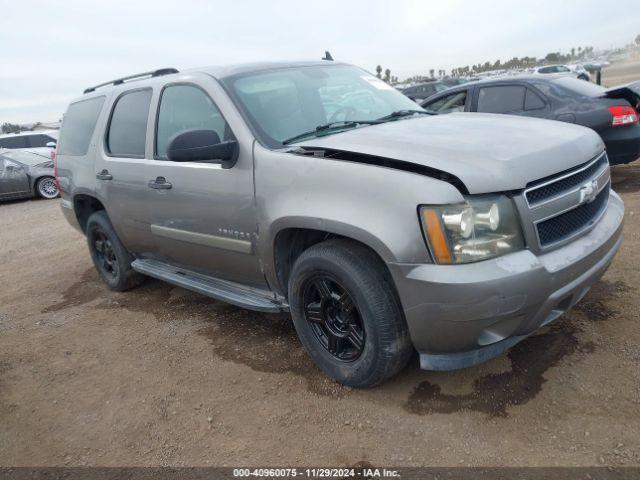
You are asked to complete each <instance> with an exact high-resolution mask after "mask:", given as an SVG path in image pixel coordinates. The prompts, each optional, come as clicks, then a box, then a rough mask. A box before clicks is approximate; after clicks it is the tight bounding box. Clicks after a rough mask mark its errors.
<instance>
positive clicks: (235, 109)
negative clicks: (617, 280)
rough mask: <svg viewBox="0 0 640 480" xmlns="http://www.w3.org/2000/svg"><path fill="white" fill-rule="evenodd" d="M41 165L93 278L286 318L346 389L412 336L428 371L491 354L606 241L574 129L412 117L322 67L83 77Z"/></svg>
mask: <svg viewBox="0 0 640 480" xmlns="http://www.w3.org/2000/svg"><path fill="white" fill-rule="evenodd" d="M57 179H58V181H59V183H60V188H61V194H62V211H63V212H64V214H65V216H66V217H67V219H68V220H69V222H71V224H73V225H74V226H76V227H77V228H78V229H79V230H81V231H82V232H83V233H84V234H85V235H86V237H87V240H88V246H89V250H90V252H91V256H92V258H93V262H94V264H95V266H96V269H97V270H98V272H99V273H100V275H101V276H102V278H103V280H104V282H105V283H106V284H107V286H108V287H109V288H111V289H113V290H118V291H123V290H127V289H128V288H131V287H133V286H135V285H137V284H138V283H139V282H140V281H141V280H142V279H143V278H144V276H151V277H155V278H159V279H162V280H165V281H167V282H170V283H172V284H175V285H179V286H181V287H184V288H187V289H191V290H194V291H196V292H200V293H202V294H204V295H208V296H211V297H214V298H217V299H221V300H223V301H225V302H229V303H232V304H235V305H238V306H240V307H242V308H247V309H253V310H259V311H264V312H291V316H292V318H293V322H294V324H295V328H296V331H297V333H298V335H299V337H300V341H301V342H302V343H303V345H304V347H305V349H306V350H307V352H308V353H309V355H310V356H311V357H312V358H313V360H314V361H315V362H316V363H317V365H318V366H319V367H320V368H321V369H322V370H324V372H326V374H327V375H329V376H330V377H332V378H334V379H336V380H337V381H339V382H342V383H344V384H347V385H351V386H356V387H366V386H371V385H375V384H377V383H380V382H381V381H383V380H385V379H387V378H389V377H391V376H392V375H394V374H395V373H397V372H398V371H399V370H401V369H402V368H403V366H404V365H405V364H406V362H407V360H408V358H409V357H410V356H411V354H412V352H413V351H414V349H415V350H417V351H418V354H419V356H420V365H421V366H422V368H424V369H432V370H450V369H457V368H462V367H467V366H470V365H474V364H477V363H479V362H483V361H486V360H487V359H489V358H492V357H495V356H497V355H499V354H501V353H502V352H504V351H505V350H506V349H508V348H509V347H511V346H513V345H514V344H516V343H517V342H519V341H521V340H522V339H524V338H525V337H526V336H527V335H530V334H531V333H532V332H534V331H535V330H536V329H538V328H539V327H541V326H542V325H545V324H548V323H549V322H551V321H553V320H555V319H556V318H557V317H558V316H560V315H561V314H562V313H563V312H565V311H566V310H567V309H569V308H570V307H571V306H572V305H574V304H575V303H576V302H578V301H579V300H580V299H581V298H582V297H583V296H584V295H585V294H586V292H587V291H588V290H589V288H590V287H591V286H592V285H593V284H594V282H596V281H597V280H598V278H599V277H600V276H601V275H602V274H603V273H604V272H605V270H606V269H607V267H608V266H609V264H610V263H611V261H612V259H613V257H614V255H615V253H616V251H617V250H618V248H619V246H620V243H621V240H622V238H621V229H622V219H623V213H624V207H623V203H622V201H621V200H620V197H619V196H618V195H617V194H616V193H615V192H613V191H612V190H611V188H610V177H609V165H608V161H607V156H606V153H605V151H604V146H603V143H602V141H601V140H600V138H599V137H598V135H597V134H596V133H594V132H593V131H592V130H589V129H587V128H583V127H579V126H575V125H570V124H566V123H559V122H552V121H547V120H538V119H531V118H523V117H510V116H505V115H490V114H466V113H459V114H458V113H456V114H452V115H443V116H438V115H431V114H429V113H428V112H426V111H424V110H422V109H421V108H420V107H418V106H417V105H416V104H415V103H413V102H412V101H410V100H409V99H408V98H406V97H404V96H403V95H402V94H400V93H399V92H398V91H396V90H395V89H393V88H392V87H390V86H389V85H387V84H386V83H384V82H383V81H381V80H380V79H378V78H376V77H374V76H372V75H370V74H369V73H367V72H365V71H363V70H361V69H359V68H356V67H354V66H351V65H347V64H341V63H336V62H309V63H287V64H273V63H269V64H253V65H241V66H231V67H222V68H221V67H208V68H201V69H195V70H189V71H185V72H178V71H177V70H175V69H162V70H157V71H155V72H149V73H146V74H141V75H136V76H132V77H128V78H125V79H118V80H115V81H113V82H109V83H108V84H103V85H99V86H97V87H92V88H88V89H87V90H86V91H85V94H84V95H83V96H82V97H80V98H78V99H77V100H75V101H74V102H73V103H71V105H70V106H69V108H68V110H67V112H66V115H65V117H64V121H63V127H62V132H61V135H60V142H59V146H58V155H57ZM265 348H267V347H266V346H265Z"/></svg>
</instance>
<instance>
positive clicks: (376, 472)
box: [233, 467, 400, 478]
mask: <svg viewBox="0 0 640 480" xmlns="http://www.w3.org/2000/svg"><path fill="white" fill-rule="evenodd" d="M233 476H234V477H237V478H242V477H258V478H269V477H270V478H287V477H290V478H293V477H305V478H394V477H396V478H397V477H399V476H400V474H399V472H398V471H397V470H393V469H386V468H370V467H361V468H234V469H233Z"/></svg>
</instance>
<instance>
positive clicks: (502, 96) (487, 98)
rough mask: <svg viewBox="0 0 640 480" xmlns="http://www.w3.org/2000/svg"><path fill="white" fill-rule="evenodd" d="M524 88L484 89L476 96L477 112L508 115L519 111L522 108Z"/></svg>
mask: <svg viewBox="0 0 640 480" xmlns="http://www.w3.org/2000/svg"><path fill="white" fill-rule="evenodd" d="M524 91H525V88H524V87H519V86H504V87H484V88H481V89H480V94H479V95H478V111H479V112H486V113H508V112H517V111H521V110H522V109H523V106H524Z"/></svg>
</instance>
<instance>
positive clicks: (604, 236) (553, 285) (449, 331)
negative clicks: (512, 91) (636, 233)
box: [389, 191, 624, 370]
mask: <svg viewBox="0 0 640 480" xmlns="http://www.w3.org/2000/svg"><path fill="white" fill-rule="evenodd" d="M623 217H624V205H623V203H622V200H621V199H620V197H619V196H618V195H617V194H616V193H615V192H613V191H612V192H611V196H610V199H609V204H608V206H607V209H606V211H605V213H604V215H603V216H602V218H601V219H600V221H599V222H598V223H597V224H596V225H595V226H594V227H593V228H592V229H591V230H590V231H589V232H588V233H586V234H585V235H583V236H581V237H579V238H578V239H576V240H575V241H573V242H571V243H569V244H567V245H564V246H563V247H561V248H557V249H555V250H553V251H551V252H548V253H545V254H541V255H538V256H536V255H534V254H533V253H532V252H531V251H529V250H523V251H520V252H515V253H512V254H508V255H505V256H502V257H499V258H495V259H492V260H486V261H483V262H478V263H472V264H466V265H433V264H428V265H425V264H420V265H415V264H389V268H390V270H391V274H392V276H393V277H394V281H395V283H396V286H397V288H398V293H399V295H400V300H401V302H402V306H403V309H404V312H405V317H406V320H407V324H408V327H409V332H410V334H411V339H412V341H413V344H414V346H415V348H416V349H417V350H418V352H419V353H420V365H421V367H422V368H424V369H428V370H454V369H458V368H464V367H468V366H471V365H475V364H478V363H481V362H484V361H486V360H489V359H490V358H493V357H495V356H498V355H500V354H501V353H502V352H504V351H505V350H507V349H508V348H510V347H511V346H513V345H515V344H516V343H518V342H519V341H521V340H523V339H524V338H526V337H527V336H528V335H530V334H531V333H533V332H534V331H535V330H536V329H538V328H540V327H541V326H543V325H545V324H547V323H549V322H551V321H553V320H555V319H556V318H558V317H559V316H560V315H562V313H564V312H565V311H567V310H568V309H569V308H571V307H572V306H573V305H575V304H576V303H577V302H578V301H579V300H580V299H581V298H582V297H584V295H585V294H586V293H587V292H588V291H589V289H590V288H591V286H592V285H593V284H594V283H595V282H597V281H598V279H599V278H600V277H601V276H602V275H603V274H604V272H605V271H606V270H607V268H608V266H609V264H610V263H611V261H612V260H613V257H614V256H615V254H616V252H617V251H618V249H619V247H620V244H621V242H622V220H623Z"/></svg>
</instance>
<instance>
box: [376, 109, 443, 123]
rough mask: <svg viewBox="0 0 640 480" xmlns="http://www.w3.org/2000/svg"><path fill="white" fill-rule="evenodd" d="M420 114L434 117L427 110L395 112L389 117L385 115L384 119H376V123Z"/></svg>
mask: <svg viewBox="0 0 640 480" xmlns="http://www.w3.org/2000/svg"><path fill="white" fill-rule="evenodd" d="M415 114H420V115H434V114H433V112H429V111H427V110H411V109H405V110H396V111H395V112H391V113H390V114H389V115H385V116H384V117H380V118H376V120H377V121H378V122H384V121H387V120H395V119H397V118H402V117H409V116H411V115H415Z"/></svg>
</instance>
